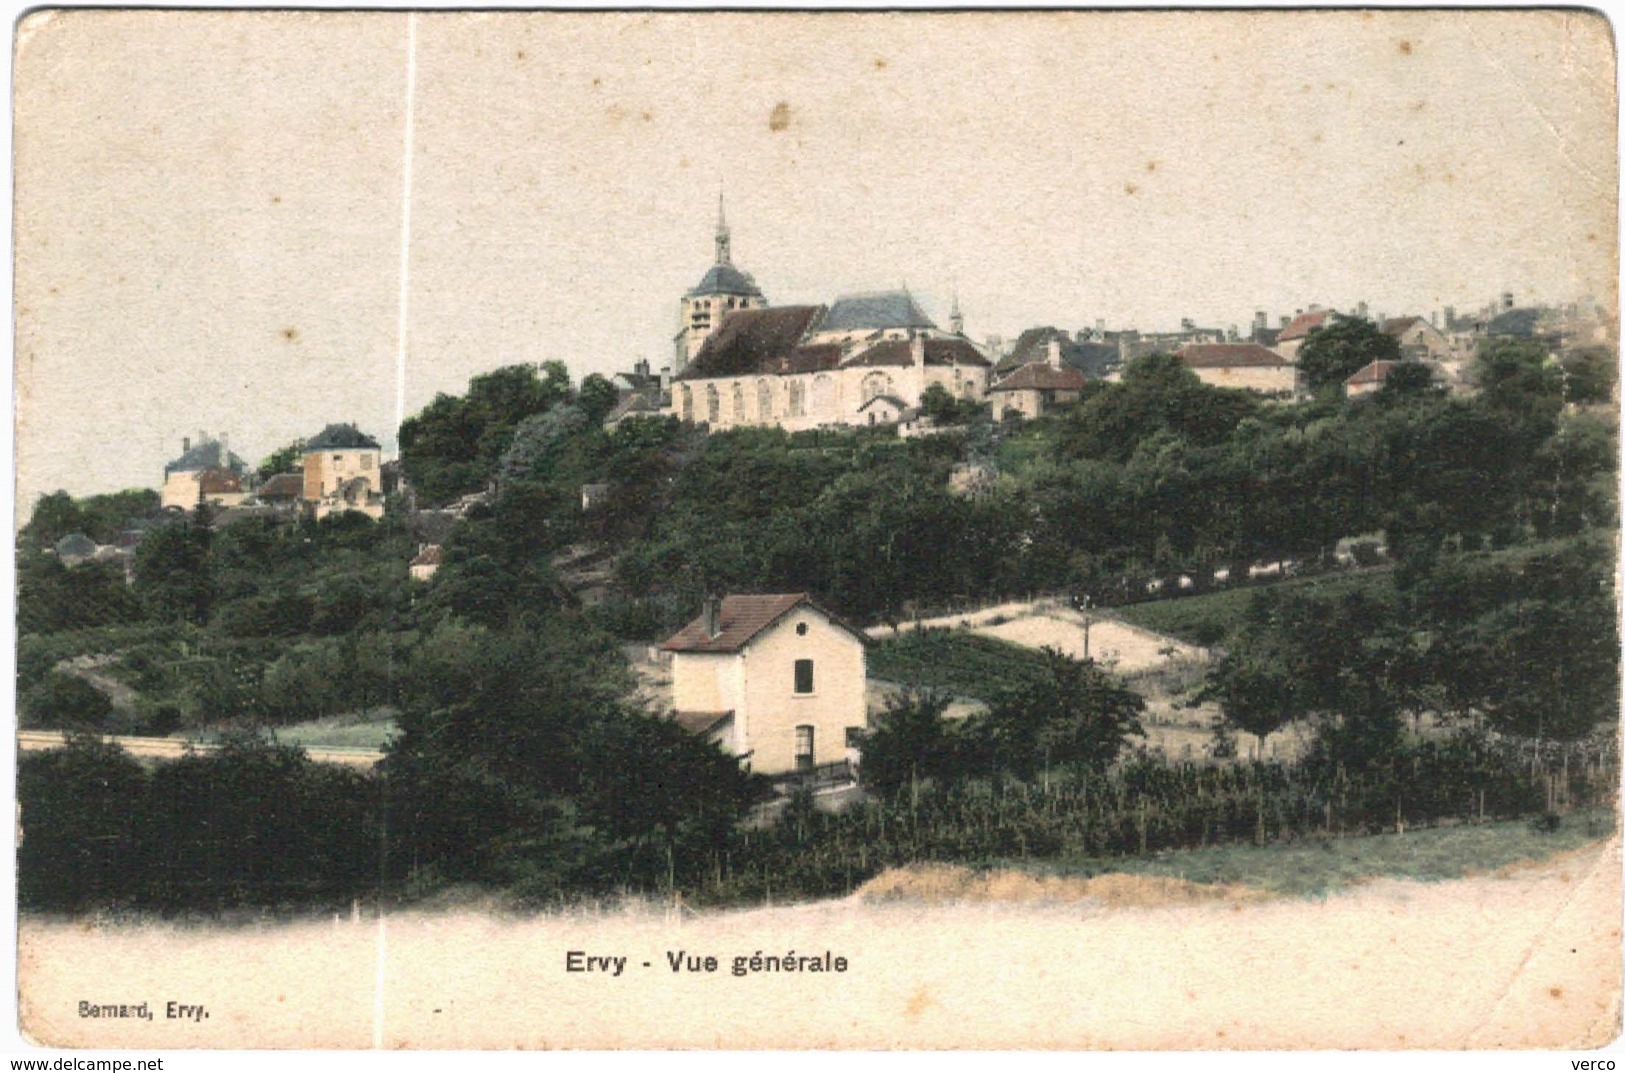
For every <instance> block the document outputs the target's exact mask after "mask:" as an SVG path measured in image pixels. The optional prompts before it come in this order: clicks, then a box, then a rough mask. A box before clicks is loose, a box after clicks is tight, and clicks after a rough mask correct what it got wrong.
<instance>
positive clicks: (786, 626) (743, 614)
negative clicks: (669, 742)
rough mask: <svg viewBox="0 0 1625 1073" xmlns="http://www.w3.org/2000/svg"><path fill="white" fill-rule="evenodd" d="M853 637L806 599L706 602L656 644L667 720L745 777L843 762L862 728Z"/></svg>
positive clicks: (861, 653) (857, 635)
mask: <svg viewBox="0 0 1625 1073" xmlns="http://www.w3.org/2000/svg"><path fill="white" fill-rule="evenodd" d="M865 644H866V641H865V639H864V636H863V633H862V632H861V631H860V630H858V629H856V628H855V627H853V626H850V625H848V624H846V623H845V622H842V621H841V620H840V619H839V618H837V617H836V616H835V615H833V614H831V613H830V612H828V611H826V610H824V609H823V608H821V607H819V606H818V605H817V604H816V603H814V602H813V600H812V598H811V597H809V596H808V595H807V594H806V593H781V594H772V595H733V596H727V597H724V598H723V599H721V600H716V599H710V600H707V601H706V603H705V608H704V610H703V611H702V612H701V614H700V616H699V617H698V618H696V619H695V620H694V621H693V622H690V623H689V624H688V625H687V626H684V627H683V628H682V629H681V630H678V631H677V632H676V633H675V634H673V635H672V636H671V638H670V639H669V640H667V641H666V643H665V644H664V645H663V646H661V647H662V648H663V649H664V650H665V651H667V652H670V653H671V654H672V669H671V674H672V696H673V707H674V708H675V709H676V715H675V718H676V720H677V721H678V722H679V723H680V724H681V725H682V726H683V727H684V728H686V729H687V730H689V731H691V732H693V733H695V734H700V735H703V736H705V737H706V738H708V739H709V740H711V741H715V742H717V743H718V744H720V745H721V746H722V747H723V748H724V749H726V750H728V751H729V752H731V753H734V754H735V755H737V756H739V757H740V758H741V759H742V760H744V761H745V762H746V763H748V764H749V766H750V768H751V769H752V770H753V771H757V772H761V773H763V774H768V775H777V774H782V773H785V772H792V771H806V770H810V769H811V768H813V767H815V766H816V765H819V764H829V763H834V762H836V761H839V760H844V759H846V758H847V755H848V754H847V750H848V748H849V747H850V746H853V745H856V743H857V741H858V739H859V737H860V736H861V735H862V732H863V728H864V726H865V725H866V724H867V722H868V705H867V702H866V700H865V676H866V670H865Z"/></svg>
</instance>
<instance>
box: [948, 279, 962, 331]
mask: <svg viewBox="0 0 1625 1073" xmlns="http://www.w3.org/2000/svg"><path fill="white" fill-rule="evenodd" d="M948 327H949V328H950V329H951V330H952V331H953V333H954V334H955V335H964V334H965V315H964V314H963V313H961V312H960V311H959V288H958V287H957V286H956V287H955V288H954V305H953V309H952V310H950V311H949V313H948Z"/></svg>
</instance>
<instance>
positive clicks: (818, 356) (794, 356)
mask: <svg viewBox="0 0 1625 1073" xmlns="http://www.w3.org/2000/svg"><path fill="white" fill-rule="evenodd" d="M840 364H841V346H840V344H839V343H820V344H818V345H817V346H798V347H796V348H795V350H793V351H791V352H790V357H789V360H788V361H787V362H786V363H785V367H784V371H785V372H787V373H822V372H828V371H829V370H831V369H834V368H837V367H839V366H840Z"/></svg>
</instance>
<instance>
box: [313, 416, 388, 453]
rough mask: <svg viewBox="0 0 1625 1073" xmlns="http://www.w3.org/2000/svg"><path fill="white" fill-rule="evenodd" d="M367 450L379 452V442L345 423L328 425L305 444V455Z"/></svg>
mask: <svg viewBox="0 0 1625 1073" xmlns="http://www.w3.org/2000/svg"><path fill="white" fill-rule="evenodd" d="M357 447H359V448H365V449H367V450H371V451H376V450H378V449H379V448H378V441H377V440H375V439H373V438H372V437H371V436H368V435H367V434H366V433H364V432H362V431H361V430H360V429H358V428H356V427H355V426H354V425H352V424H349V423H345V424H341V425H328V426H327V427H326V428H324V429H322V430H321V431H320V432H318V433H317V434H316V435H315V436H314V437H312V438H311V439H310V440H309V441H308V442H307V443H306V444H305V453H306V454H309V453H310V452H312V451H331V450H335V449H339V448H357Z"/></svg>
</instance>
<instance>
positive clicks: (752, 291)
mask: <svg viewBox="0 0 1625 1073" xmlns="http://www.w3.org/2000/svg"><path fill="white" fill-rule="evenodd" d="M688 293H689V294H690V295H691V296H693V297H695V298H700V297H703V296H705V295H708V294H741V295H748V296H750V297H752V298H760V297H761V296H762V292H761V290H760V288H758V287H757V286H756V281H755V280H753V279H751V278H750V277H749V276H748V275H746V274H745V273H743V272H741V271H739V269H737V268H735V267H734V266H733V265H723V264H716V265H712V266H711V270H710V271H709V272H707V273H706V274H705V278H704V279H702V280H700V282H699V286H697V287H695V288H694V289H693V290H691V291H689V292H688Z"/></svg>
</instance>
